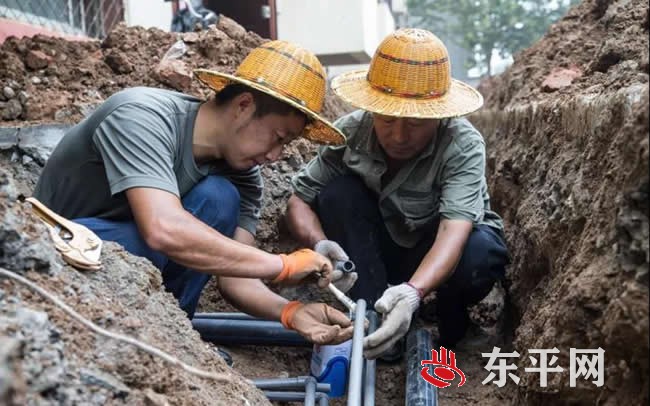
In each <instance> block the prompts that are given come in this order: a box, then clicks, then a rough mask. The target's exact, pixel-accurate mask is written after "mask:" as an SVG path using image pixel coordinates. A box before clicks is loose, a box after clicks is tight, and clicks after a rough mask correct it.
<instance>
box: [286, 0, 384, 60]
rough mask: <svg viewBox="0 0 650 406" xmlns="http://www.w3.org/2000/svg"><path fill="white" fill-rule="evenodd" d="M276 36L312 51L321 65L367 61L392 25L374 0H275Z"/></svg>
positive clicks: (381, 5)
mask: <svg viewBox="0 0 650 406" xmlns="http://www.w3.org/2000/svg"><path fill="white" fill-rule="evenodd" d="M276 5H277V33H278V39H283V40H287V41H292V42H296V43H298V44H300V45H302V46H304V47H305V48H307V49H309V50H311V51H312V52H314V53H315V54H316V55H317V56H318V57H319V59H320V60H321V62H323V64H324V65H346V64H359V63H368V62H369V61H370V58H371V57H372V55H373V53H374V51H375V49H376V47H377V45H378V44H379V41H381V39H382V38H383V37H384V36H385V35H386V34H387V33H388V32H390V31H392V30H393V29H394V27H395V23H394V21H393V19H392V15H391V13H390V9H389V8H388V5H387V4H386V3H384V2H381V3H379V4H378V2H377V0H327V1H304V0H277V1H276Z"/></svg>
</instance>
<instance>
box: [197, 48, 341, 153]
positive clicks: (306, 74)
mask: <svg viewBox="0 0 650 406" xmlns="http://www.w3.org/2000/svg"><path fill="white" fill-rule="evenodd" d="M194 74H195V75H196V77H197V78H198V79H199V80H200V81H201V82H203V83H204V84H206V85H208V86H209V87H211V88H212V89H214V90H215V91H216V92H220V91H221V90H222V89H223V88H224V87H226V86H227V85H229V84H233V83H241V84H244V85H246V86H250V87H252V88H253V89H257V90H259V91H261V92H264V93H266V94H268V95H270V96H273V97H275V98H277V99H279V100H282V101H283V102H285V103H288V104H290V105H291V106H293V107H295V108H296V109H298V110H300V111H302V112H303V113H305V114H306V115H307V116H308V117H309V118H310V120H309V121H310V122H309V123H308V124H307V125H306V126H305V130H304V131H303V133H302V134H301V136H303V137H305V138H307V139H309V140H311V141H314V142H317V143H321V144H343V143H344V142H345V136H344V135H343V134H342V133H341V132H340V131H339V130H338V129H337V128H335V127H334V126H332V124H330V123H329V122H328V121H327V120H325V119H324V118H323V117H321V116H320V113H321V111H322V109H323V104H324V102H325V90H326V87H327V85H326V81H325V71H324V69H323V66H322V65H321V64H320V62H319V61H318V59H317V58H316V56H315V55H314V54H312V53H311V52H309V51H307V50H306V49H304V48H301V47H299V46H297V45H295V44H292V43H289V42H286V41H270V42H266V43H264V44H262V45H261V46H259V47H257V48H255V49H253V50H252V51H251V52H250V53H249V54H248V55H247V56H246V58H244V60H243V61H242V63H241V64H240V65H239V67H238V68H237V71H236V72H235V74H234V75H230V74H227V73H223V72H217V71H212V70H206V69H196V70H195V71H194Z"/></svg>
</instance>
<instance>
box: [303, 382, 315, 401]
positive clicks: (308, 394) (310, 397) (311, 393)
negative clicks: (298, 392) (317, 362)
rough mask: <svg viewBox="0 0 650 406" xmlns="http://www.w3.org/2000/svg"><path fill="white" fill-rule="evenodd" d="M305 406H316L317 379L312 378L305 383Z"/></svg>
mask: <svg viewBox="0 0 650 406" xmlns="http://www.w3.org/2000/svg"><path fill="white" fill-rule="evenodd" d="M305 406H316V379H314V378H313V377H311V376H310V377H309V378H307V382H306V383H305Z"/></svg>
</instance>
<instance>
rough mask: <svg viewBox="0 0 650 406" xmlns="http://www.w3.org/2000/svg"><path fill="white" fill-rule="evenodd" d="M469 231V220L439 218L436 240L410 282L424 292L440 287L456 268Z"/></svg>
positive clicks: (470, 224)
mask: <svg viewBox="0 0 650 406" xmlns="http://www.w3.org/2000/svg"><path fill="white" fill-rule="evenodd" d="M471 231H472V223H471V222H470V221H466V220H447V219H443V220H441V221H440V226H439V227H438V234H437V235H436V240H435V242H434V243H433V246H432V247H431V249H430V250H429V252H428V253H427V254H426V255H425V256H424V258H423V259H422V262H421V263H420V266H419V267H418V269H417V270H416V271H415V274H414V275H413V276H412V277H411V280H410V282H411V283H412V284H413V285H414V286H415V287H416V288H419V289H422V290H423V291H424V292H425V294H426V293H428V292H430V291H432V290H434V289H437V288H438V287H440V285H442V284H443V283H444V281H445V280H447V278H448V277H450V276H451V274H452V273H453V272H454V269H456V265H457V264H458V261H459V260H460V257H461V255H462V253H463V248H464V247H465V243H466V242H467V238H468V237H469V234H470V233H471Z"/></svg>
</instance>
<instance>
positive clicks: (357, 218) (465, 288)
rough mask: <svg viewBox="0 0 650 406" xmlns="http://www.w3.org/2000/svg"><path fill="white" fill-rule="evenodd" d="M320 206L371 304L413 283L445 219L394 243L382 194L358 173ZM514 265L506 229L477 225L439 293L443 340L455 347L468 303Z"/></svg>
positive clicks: (323, 196) (358, 294) (333, 187)
mask: <svg viewBox="0 0 650 406" xmlns="http://www.w3.org/2000/svg"><path fill="white" fill-rule="evenodd" d="M315 208H316V210H317V212H318V216H319V218H320V221H321V224H322V225H323V230H324V231H325V235H327V237H328V238H329V239H331V240H334V241H337V242H338V243H339V244H341V246H342V247H343V249H344V250H345V251H346V252H347V253H348V255H349V256H350V259H351V260H352V261H353V262H354V263H355V265H356V271H357V273H358V274H359V280H358V281H357V283H356V284H355V286H354V287H353V288H352V289H351V290H350V296H351V297H352V298H353V299H355V300H356V299H360V298H362V299H365V300H366V302H368V305H369V307H370V308H372V307H373V304H374V302H375V301H376V300H377V299H379V297H381V295H382V294H383V292H384V290H385V289H386V287H387V285H388V284H389V283H390V284H391V285H396V284H399V283H402V282H404V281H408V280H409V279H410V278H411V276H412V275H413V273H415V270H416V269H417V268H418V266H419V265H420V262H421V261H422V259H423V258H424V256H425V255H426V254H427V252H429V250H430V249H431V246H432V245H433V243H434V241H435V237H436V234H437V230H438V225H439V219H438V220H437V221H434V222H433V223H432V224H431V225H430V228H429V229H428V232H427V233H426V237H424V238H422V240H420V241H419V242H418V243H417V244H416V245H415V246H414V247H413V248H405V247H401V246H399V245H398V244H397V243H395V242H394V241H393V239H392V238H391V236H390V234H389V233H388V230H387V229H386V226H385V224H384V221H383V219H382V216H381V214H380V212H379V206H378V202H377V197H376V196H375V195H374V193H373V192H372V191H370V190H369V189H368V188H367V187H366V186H365V184H364V183H363V181H362V180H361V179H360V178H359V177H357V176H355V175H347V176H340V177H338V178H336V179H334V180H333V181H331V182H330V183H329V184H327V185H326V186H325V187H324V188H323V190H322V191H321V192H320V194H319V195H318V199H317V201H316V207H315ZM508 263H509V256H508V249H507V247H506V244H505V239H504V237H503V233H502V232H501V231H500V230H497V229H494V228H492V227H490V226H487V225H481V224H478V225H474V227H473V229H472V232H471V234H470V235H469V238H468V240H467V242H466V244H465V247H464V249H463V253H462V256H461V258H460V261H459V262H458V265H457V266H456V269H455V271H454V273H453V274H452V275H451V276H450V277H449V279H448V280H446V281H445V282H444V283H443V284H442V286H440V287H439V288H438V289H437V291H436V293H437V298H438V300H437V306H436V313H437V314H436V316H437V318H438V327H439V331H440V338H439V340H438V341H439V344H440V345H446V346H447V347H451V346H453V345H455V344H456V343H457V342H458V341H459V340H460V339H461V338H462V337H463V336H464V335H465V331H466V330H467V327H468V325H469V316H468V314H467V307H468V306H471V305H473V304H476V303H478V302H479V301H480V300H481V299H483V298H484V297H485V296H486V295H487V294H488V293H489V292H490V290H491V289H492V286H493V285H494V283H495V282H497V281H501V280H503V279H504V276H505V266H506V265H507V264H508Z"/></svg>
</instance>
